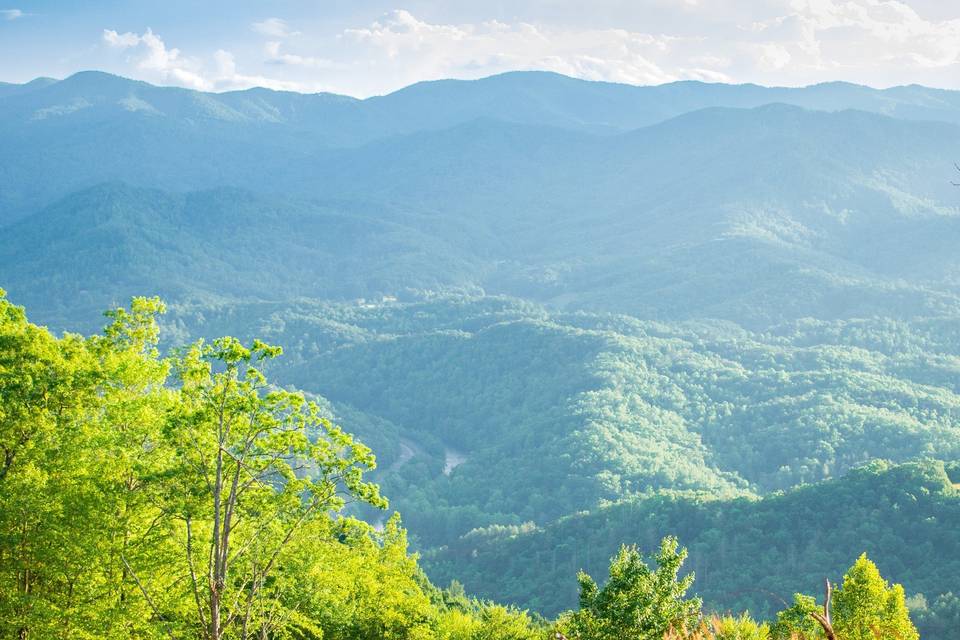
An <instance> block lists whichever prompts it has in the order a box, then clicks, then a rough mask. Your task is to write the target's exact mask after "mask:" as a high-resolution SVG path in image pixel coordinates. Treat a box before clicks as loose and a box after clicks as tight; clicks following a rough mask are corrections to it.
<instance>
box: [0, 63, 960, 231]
mask: <svg viewBox="0 0 960 640" xmlns="http://www.w3.org/2000/svg"><path fill="white" fill-rule="evenodd" d="M958 95H960V94H958V93H957V92H949V91H941V90H933V89H926V88H923V87H900V88H895V89H888V90H883V91H880V90H874V89H870V88H867V87H861V86H857V85H849V84H842V83H831V84H825V85H815V86H812V87H807V88H801V89H775V88H774V89H769V88H764V87H758V86H754V85H717V84H704V83H697V82H681V83H673V84H668V85H662V86H656V87H635V86H630V85H618V84H610V83H597V82H586V81H582V80H575V79H572V78H567V77H564V76H560V75H556V74H550V73H541V72H519V73H509V74H504V75H500V76H494V77H491V78H486V79H483V80H477V81H439V82H426V83H419V84H416V85H413V86H411V87H408V88H406V89H403V90H401V91H398V92H395V93H393V94H390V95H387V96H382V97H375V98H370V99H367V100H356V99H354V98H349V97H345V96H337V95H331V94H313V95H302V94H296V93H289V92H274V91H269V90H265V89H251V90H248V91H236V92H228V93H220V94H211V93H202V92H197V91H191V90H187V89H179V88H171V87H155V86H151V85H149V84H146V83H143V82H138V81H132V80H127V79H124V78H119V77H116V76H111V75H109V74H105V73H100V72H82V73H78V74H75V75H73V76H70V77H69V78H66V79H64V80H62V81H58V82H51V81H49V80H47V79H39V80H37V81H34V82H32V83H28V84H27V85H7V86H5V87H4V88H2V89H0V139H2V140H3V142H4V144H3V150H2V151H0V184H2V187H3V188H2V189H0V225H2V224H3V223H4V222H9V221H12V220H13V219H15V218H18V217H22V216H24V215H27V214H29V213H31V212H33V211H36V210H37V209H39V208H40V207H42V206H45V205H48V204H51V203H52V202H54V201H55V200H56V199H57V198H59V197H62V196H64V195H66V194H68V193H69V192H71V191H74V190H77V189H81V188H85V187H89V186H93V185H95V184H98V183H101V182H108V181H116V180H122V181H127V182H131V183H133V184H137V185H140V186H148V187H161V188H165V189H172V190H184V189H204V188H208V187H211V186H244V187H253V188H256V189H262V190H268V191H269V190H284V191H290V190H293V191H296V192H298V193H304V192H311V193H313V192H315V191H316V190H317V185H316V182H317V179H316V178H317V176H315V175H306V176H304V175H303V174H302V173H297V174H296V175H297V176H298V178H299V179H298V180H293V179H292V178H291V179H288V180H283V176H284V175H285V174H287V173H288V172H289V171H290V170H291V169H293V170H294V171H295V172H296V170H297V168H298V167H300V166H301V165H302V164H303V163H305V162H306V163H307V164H308V165H309V164H310V162H311V161H312V160H313V159H314V157H315V155H316V154H317V153H318V151H319V150H322V149H327V148H340V147H355V146H358V145H362V144H366V143H369V142H373V141H377V140H383V139H385V138H390V137H392V136H396V135H403V134H414V133H417V132H422V131H435V130H442V129H448V128H451V127H456V126H457V125H461V124H465V123H469V122H471V121H473V120H477V119H492V120H498V121H504V122H513V123H518V124H524V125H530V126H549V127H555V128H560V129H565V130H570V131H577V132H581V133H594V134H602V133H605V134H615V133H622V132H625V131H630V130H633V129H637V128H641V127H646V126H650V125H652V124H656V123H659V122H663V121H664V120H667V119H669V118H673V117H676V116H678V115H682V114H684V113H690V112H692V111H696V110H699V109H703V108H706V107H717V106H724V107H736V108H753V107H757V106H762V105H765V104H770V103H777V102H782V103H788V104H794V105H797V106H802V107H805V108H810V109H819V110H842V109H850V108H855V109H860V110H866V111H873V112H876V113H882V114H887V115H891V116H896V117H899V118H907V119H923V120H941V121H945V122H953V123H957V122H960V106H958V105H960V97H958ZM278 180H279V182H278Z"/></svg>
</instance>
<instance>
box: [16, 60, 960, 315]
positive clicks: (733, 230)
mask: <svg viewBox="0 0 960 640" xmlns="http://www.w3.org/2000/svg"><path fill="white" fill-rule="evenodd" d="M108 78H110V77H109V76H108ZM113 80H117V81H118V82H121V81H119V79H113ZM122 82H125V81H122ZM189 93H190V92H185V93H184V94H183V95H189ZM122 119H123V118H122V117H120V116H118V118H117V121H121V120H122ZM131 126H133V125H131ZM134 129H135V130H136V131H137V132H139V133H141V134H143V133H144V132H145V131H147V128H146V127H144V126H139V125H137V126H136V127H134ZM71 130H72V129H71ZM182 133H183V135H184V138H183V140H184V144H183V146H167V147H165V148H166V152H165V153H166V154H167V155H166V156H164V155H163V154H162V153H160V152H158V153H150V154H147V155H145V156H143V157H142V159H141V160H132V159H130V158H125V157H124V156H122V155H110V156H109V157H104V158H101V160H102V162H101V165H100V166H99V168H98V167H97V166H96V165H94V164H90V163H86V162H83V161H82V160H83V156H82V155H81V154H78V155H76V156H66V155H57V156H50V157H48V156H47V155H45V154H44V153H37V155H36V157H35V159H34V160H35V161H36V162H38V163H40V164H41V165H44V166H47V167H48V169H49V168H50V167H53V166H56V167H58V169H57V171H60V172H63V173H64V175H71V174H73V175H78V174H84V175H86V176H87V179H92V178H93V177H94V176H93V174H92V173H91V172H94V173H96V172H99V171H100V170H101V169H102V173H104V174H107V175H109V174H114V173H116V174H119V175H121V177H122V178H123V179H124V180H125V181H127V182H130V183H133V184H142V183H145V182H146V183H154V184H157V185H159V186H161V187H168V185H169V183H171V182H173V183H178V184H181V186H190V185H191V184H193V181H196V182H203V183H206V184H207V185H217V184H222V183H224V182H225V183H227V184H233V183H238V182H245V184H243V188H242V190H241V189H239V188H238V187H229V188H220V189H214V190H210V189H205V190H203V191H199V192H196V193H182V192H179V190H174V191H171V190H170V189H169V188H167V189H166V190H165V191H158V190H156V189H154V188H143V187H140V186H138V187H132V186H130V187H127V186H122V185H120V184H118V183H111V184H110V185H109V186H105V187H97V188H95V189H93V190H83V191H80V192H78V193H75V194H72V195H67V196H65V197H63V198H62V199H61V200H60V201H59V202H58V203H57V204H54V205H51V206H49V207H47V208H45V209H44V210H43V211H41V212H38V213H36V214H33V215H31V216H28V217H27V218H25V219H23V220H21V221H20V222H19V223H17V224H15V225H12V226H10V227H8V228H7V229H6V230H5V231H6V236H7V238H9V242H8V243H6V246H5V247H3V248H0V270H2V271H0V273H3V274H4V282H5V286H6V287H7V288H9V289H11V290H12V291H14V293H17V291H18V290H19V291H24V292H26V291H34V292H38V291H39V289H37V288H36V287H35V285H36V284H37V283H40V282H43V283H45V284H44V286H53V283H56V287H57V289H56V290H57V291H58V292H59V293H60V294H61V295H59V296H54V297H51V298H47V299H46V300H47V301H48V302H45V301H44V299H30V300H25V301H26V302H29V303H30V305H31V308H32V309H34V313H35V314H37V317H40V318H43V317H44V314H46V313H47V312H48V311H50V309H49V307H48V306H46V305H48V304H49V300H63V299H66V298H70V297H75V298H77V299H83V300H86V301H87V302H86V304H88V305H90V306H93V307H98V306H104V305H105V304H107V303H110V302H115V301H118V300H122V299H123V298H124V297H125V296H126V295H127V294H128V293H133V292H143V291H156V292H162V293H165V294H166V295H168V296H173V297H175V298H200V299H204V298H210V297H213V298H218V297H219V298H223V297H224V296H226V297H228V298H230V299H242V298H244V297H245V296H246V297H256V298H258V299H274V300H275V299H282V298H284V297H289V296H313V297H316V296H324V297H335V298H341V299H343V298H353V297H376V296H381V295H397V294H400V293H402V292H404V291H406V290H411V289H413V290H449V289H451V288H455V289H458V290H468V291H481V290H483V291H488V292H493V293H505V294H510V295H515V296H522V297H530V298H533V299H536V300H539V301H543V302H549V303H552V304H554V305H557V306H560V307H569V308H590V309H594V310H609V311H618V312H625V313H631V314H634V315H638V316H641V317H647V318H658V319H685V318H723V319H728V320H733V321H735V322H738V323H741V324H745V325H750V326H755V327H761V326H765V325H769V324H770V323H776V322H780V321H783V320H790V319H794V318H799V317H805V316H812V317H820V318H849V317H864V316H868V317H869V316H877V315H887V316H893V317H900V318H904V317H912V316H928V315H940V314H944V313H951V312H956V311H957V310H960V302H958V301H960V298H958V284H960V261H958V258H957V255H956V252H955V250H954V247H955V244H956V242H957V240H958V239H960V208H958V207H957V204H956V195H957V192H956V190H955V189H954V188H953V187H952V186H951V185H950V182H949V180H950V178H951V177H952V176H951V175H950V172H951V171H952V165H951V164H950V163H949V160H948V159H949V158H950V157H951V154H952V152H953V150H954V149H958V148H960V126H958V125H954V124H949V123H942V122H918V121H907V120H898V119H893V118H889V117H886V116H879V115H875V114H869V113H865V112H862V111H841V112H829V113H828V112H819V111H809V110H804V109H801V108H798V107H791V106H786V105H768V106H764V107H758V108H755V109H728V108H711V109H704V110H700V111H695V112H692V113H689V114H685V115H682V116H678V117H677V118H673V119H670V120H667V121H665V122H662V123H660V124H656V125H652V126H650V127H645V128H643V129H638V130H635V131H630V132H627V133H622V134H617V135H596V134H589V133H583V132H576V131H570V130H567V129H560V128H556V127H543V126H531V125H524V124H518V123H509V122H503V121H499V120H491V119H483V120H472V121H470V122H467V123H464V124H460V125H457V126H454V127H451V128H449V129H442V130H436V131H421V132H418V133H414V134H409V135H403V136H392V137H389V138H385V139H383V140H380V141H376V142H372V143H369V144H365V145H361V146H359V147H351V148H342V149H330V148H328V149H317V150H315V151H311V152H309V153H307V152H304V153H303V154H302V155H301V156H299V157H296V158H294V157H291V156H290V155H286V154H281V153H279V151H278V150H277V149H273V150H263V149H260V148H257V147H250V146H247V145H246V144H245V143H244V142H243V141H240V140H236V139H233V138H229V139H230V141H231V143H230V144H231V145H235V147H231V148H230V149H228V148H227V147H225V146H221V147H218V148H217V149H214V150H210V151H208V150H205V149H204V148H201V146H202V145H201V144H200V143H199V142H197V139H196V138H195V137H194V136H191V135H190V134H189V132H188V131H187V130H183V131H182ZM85 135H87V134H85ZM89 135H93V134H89ZM107 135H108V134H104V136H107ZM150 135H151V136H160V131H158V130H154V131H152V133H151V134H150ZM224 135H226V133H224ZM151 140H154V141H155V142H157V143H158V144H160V142H159V138H151ZM116 142H117V145H118V146H120V147H122V146H123V145H124V144H128V145H129V144H130V141H129V139H127V138H123V139H121V138H117V139H116ZM140 142H143V140H140ZM201 142H202V140H201ZM78 144H80V149H81V150H87V151H89V149H88V147H87V146H86V144H85V143H78ZM147 148H149V146H148V147H147ZM251 149H257V150H258V151H263V154H262V155H253V156H247V155H245V154H246V153H248V152H249V151H250V150H251ZM85 152H86V151H84V153H85ZM180 154H187V155H188V156H189V155H190V154H195V158H196V162H191V161H190V160H191V158H190V157H187V158H183V157H179V156H180ZM217 154H223V155H222V157H221V156H217ZM168 161H169V162H172V163H174V165H173V166H171V167H169V172H168V173H166V174H165V173H164V169H163V165H165V164H166V163H167V162H168ZM221 161H222V162H221ZM80 165H82V166H80ZM30 166H32V165H31V163H20V164H17V167H18V171H19V172H21V173H25V172H28V170H29V167H30ZM191 167H195V171H193V170H191ZM181 171H183V172H190V173H191V174H192V177H191V181H192V182H189V183H186V184H185V185H184V183H183V182H182V181H180V180H179V178H177V176H178V175H179V173H180V172H181ZM84 172H86V173H84ZM218 176H220V177H218ZM248 177H249V180H247V178H248ZM62 182H64V183H66V182H67V180H64V181H62ZM36 188H38V189H41V190H42V191H43V192H44V193H46V189H45V188H44V186H43V185H41V184H39V183H38V184H37V185H36ZM51 247H57V250H56V251H50V248H51ZM83 256H89V259H79V260H78V259H77V257H80V258H82V257H83ZM254 258H255V259H254ZM66 263H69V264H72V265H73V268H71V269H65V268H64V266H65V264H66ZM253 265H257V267H256V268H255V267H254V266H253ZM111 270H116V272H117V273H116V274H114V273H112V272H111ZM97 282H99V283H103V284H102V285H96V286H94V285H93V283H97ZM108 284H110V285H112V286H109V287H108V286H106V285H108ZM81 291H82V292H84V293H82V294H80V293H79V292H81ZM34 295H37V296H38V297H39V293H34ZM85 308H89V307H85ZM47 317H48V318H49V319H51V320H54V319H57V318H54V317H53V316H47ZM77 317H79V316H77ZM59 318H60V319H62V318H63V316H62V314H61V315H60V316H59Z"/></svg>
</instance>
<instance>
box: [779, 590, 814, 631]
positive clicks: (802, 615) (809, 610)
mask: <svg viewBox="0 0 960 640" xmlns="http://www.w3.org/2000/svg"><path fill="white" fill-rule="evenodd" d="M820 610H821V609H820V607H818V606H817V600H816V598H814V597H812V596H806V595H803V594H802V593H796V594H794V595H793V605H791V606H790V607H788V608H786V609H784V610H783V611H781V612H779V613H778V614H777V620H776V622H775V623H774V624H773V626H772V627H771V629H770V635H771V637H772V638H773V640H792V639H793V638H796V637H801V638H819V637H821V635H822V630H821V627H820V625H819V624H817V621H816V620H814V619H813V616H812V615H811V614H813V613H814V612H818V611H820Z"/></svg>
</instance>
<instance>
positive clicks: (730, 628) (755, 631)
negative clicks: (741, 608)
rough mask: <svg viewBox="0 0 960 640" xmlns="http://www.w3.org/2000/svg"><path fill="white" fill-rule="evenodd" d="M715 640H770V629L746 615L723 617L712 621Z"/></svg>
mask: <svg viewBox="0 0 960 640" xmlns="http://www.w3.org/2000/svg"><path fill="white" fill-rule="evenodd" d="M710 626H711V627H712V629H711V631H712V632H713V637H714V638H715V640H768V639H769V638H770V627H769V626H768V625H767V624H766V623H759V622H757V621H756V620H754V619H753V618H751V617H750V616H749V615H747V614H746V613H744V614H742V615H740V616H739V617H733V616H723V617H721V618H716V619H714V620H711V622H710Z"/></svg>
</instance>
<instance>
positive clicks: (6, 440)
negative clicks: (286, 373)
mask: <svg viewBox="0 0 960 640" xmlns="http://www.w3.org/2000/svg"><path fill="white" fill-rule="evenodd" d="M163 311H164V306H163V305H162V304H161V303H160V302H159V300H157V299H145V298H137V299H135V300H134V301H133V303H132V305H131V307H130V309H129V310H127V309H116V310H114V311H111V312H110V313H108V314H107V315H108V316H109V319H110V324H109V325H108V326H107V327H106V329H105V330H104V332H103V334H102V335H95V336H92V337H89V338H83V337H80V336H76V335H70V334H68V335H65V336H63V337H62V338H57V337H55V336H53V335H52V334H51V333H50V332H48V331H47V330H45V329H43V328H40V327H37V326H35V325H33V324H31V323H29V322H28V321H27V319H26V316H25V314H24V312H23V310H22V309H21V308H19V307H16V306H14V305H12V304H10V303H9V302H8V301H7V300H6V298H5V295H4V294H3V293H2V292H0V398H2V402H0V454H2V463H3V466H2V467H0V635H2V636H4V637H17V638H21V639H28V638H63V639H67V638H69V639H71V640H72V639H76V638H79V639H90V640H93V639H101V638H104V639H111V638H117V639H120V638H124V639H127V638H144V639H146V638H162V637H200V638H210V639H215V640H220V639H221V638H231V639H232V638H242V639H245V640H246V639H248V638H253V637H271V638H278V639H281V638H284V639H286V638H289V639H291V640H293V639H296V640H307V639H313V640H320V639H321V638H325V639H327V640H331V639H333V640H380V639H386V640H401V639H402V640H408V639H409V640H418V639H419V640H433V639H435V638H444V637H449V638H463V639H464V640H467V639H469V640H493V639H494V638H513V639H515V640H533V638H535V637H537V636H538V634H539V630H538V625H537V624H536V623H534V622H533V621H531V619H530V618H529V617H528V616H527V615H526V613H524V612H520V611H517V610H514V609H507V608H503V607H498V606H495V605H488V604H481V603H478V602H475V601H472V600H469V599H467V598H465V597H464V596H462V595H457V594H451V596H450V600H449V602H448V601H447V599H446V596H441V595H438V594H439V593H440V592H439V591H438V590H437V589H435V588H434V587H433V586H432V585H430V583H429V582H428V581H427V580H426V578H425V577H424V576H423V574H422V572H421V571H420V569H419V567H418V566H417V562H416V558H415V556H411V555H410V554H409V553H408V548H407V538H406V532H405V531H404V530H403V529H402V528H401V526H400V521H399V517H398V516H394V517H393V518H391V519H390V520H389V521H387V522H386V523H385V524H384V527H383V530H382V531H375V530H374V529H373V528H371V527H370V526H369V525H367V524H365V523H363V522H360V521H358V520H355V519H352V518H347V517H343V516H342V515H339V514H338V512H339V511H341V510H342V508H343V507H344V506H345V505H346V504H347V502H348V501H349V502H362V503H365V504H368V505H370V506H372V507H380V508H382V507H385V506H386V501H385V500H384V499H383V498H382V497H381V496H380V493H379V489H378V487H377V485H375V484H373V483H371V482H369V481H368V480H366V479H365V478H364V472H365V471H369V470H370V469H372V468H374V466H375V465H374V458H373V455H372V453H371V452H370V450H369V449H368V448H367V447H365V446H363V445H362V444H360V443H359V442H358V441H356V440H354V439H353V438H352V437H351V436H350V435H348V434H347V433H345V432H344V431H342V430H341V429H340V428H339V427H337V426H335V425H333V424H332V423H331V422H330V421H328V420H327V419H326V418H324V417H323V416H322V414H321V409H320V407H319V406H318V405H317V404H316V403H314V402H311V401H307V400H306V399H305V398H304V397H303V395H301V394H299V393H295V392H291V391H285V390H281V389H278V388H276V387H274V386H272V385H270V384H269V382H268V381H267V378H266V376H265V374H264V373H263V368H264V366H265V365H266V363H267V362H268V361H269V360H271V359H273V358H276V357H277V356H279V355H280V349H279V348H277V347H273V346H270V345H268V344H266V343H264V342H261V341H258V340H254V341H252V342H251V343H249V345H245V344H244V343H242V342H240V341H238V340H236V339H234V338H221V339H217V340H214V341H213V342H211V343H205V342H202V341H201V342H197V343H194V344H193V345H192V346H190V347H188V348H186V349H184V350H182V351H181V352H180V353H179V354H178V355H177V356H176V357H174V358H172V359H170V360H163V359H161V358H160V357H159V354H158V350H157V347H156V344H157V337H158V325H157V323H156V316H157V315H158V314H160V313H162V312H163ZM171 372H173V373H174V374H175V376H174V377H173V378H172V379H168V377H169V374H170V373H171ZM461 594H462V590H461ZM457 620H459V621H460V622H456V621H457ZM451 621H453V623H452V622H451ZM458 629H459V630H458ZM463 629H467V631H468V633H467V632H464V633H461V631H462V630H463Z"/></svg>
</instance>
